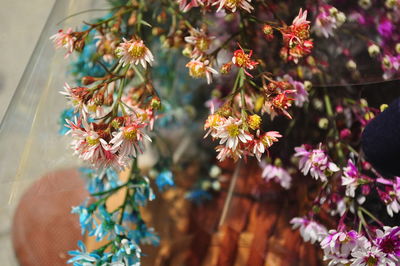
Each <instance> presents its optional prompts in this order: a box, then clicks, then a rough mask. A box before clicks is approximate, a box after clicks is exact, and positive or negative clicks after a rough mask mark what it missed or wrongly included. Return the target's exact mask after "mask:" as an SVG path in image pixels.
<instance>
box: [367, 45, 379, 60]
mask: <svg viewBox="0 0 400 266" xmlns="http://www.w3.org/2000/svg"><path fill="white" fill-rule="evenodd" d="M368 53H369V56H371V57H375V56H377V55H378V54H379V53H380V49H379V46H378V45H376V44H372V45H370V46H368Z"/></svg>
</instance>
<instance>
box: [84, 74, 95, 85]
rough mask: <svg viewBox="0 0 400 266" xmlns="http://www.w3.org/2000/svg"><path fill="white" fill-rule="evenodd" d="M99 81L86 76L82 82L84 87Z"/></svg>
mask: <svg viewBox="0 0 400 266" xmlns="http://www.w3.org/2000/svg"><path fill="white" fill-rule="evenodd" d="M96 80H97V79H96V78H95V77H91V76H85V77H82V79H81V82H82V84H83V85H90V84H92V83H93V82H95V81H96Z"/></svg>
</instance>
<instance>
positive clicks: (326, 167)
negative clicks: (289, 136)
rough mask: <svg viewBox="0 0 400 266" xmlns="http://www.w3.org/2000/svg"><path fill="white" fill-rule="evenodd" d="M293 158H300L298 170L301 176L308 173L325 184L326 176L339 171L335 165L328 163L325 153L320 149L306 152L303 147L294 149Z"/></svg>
mask: <svg viewBox="0 0 400 266" xmlns="http://www.w3.org/2000/svg"><path fill="white" fill-rule="evenodd" d="M295 151H296V153H295V154H294V156H295V157H300V161H299V169H300V170H301V172H302V173H303V175H307V174H308V173H309V172H310V174H311V176H312V177H313V178H314V179H316V180H318V179H320V180H321V181H322V182H326V181H327V180H328V179H327V175H331V174H332V173H333V172H337V171H339V168H338V167H337V165H336V164H334V163H333V162H331V161H329V158H328V156H327V155H326V153H325V151H324V150H322V149H321V148H318V149H313V150H310V151H309V150H307V149H306V148H305V147H304V145H303V146H301V147H296V148H295Z"/></svg>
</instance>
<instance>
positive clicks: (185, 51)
mask: <svg viewBox="0 0 400 266" xmlns="http://www.w3.org/2000/svg"><path fill="white" fill-rule="evenodd" d="M192 52H193V49H192V47H190V45H186V47H185V49H183V51H182V54H183V56H186V57H190V56H191V55H192Z"/></svg>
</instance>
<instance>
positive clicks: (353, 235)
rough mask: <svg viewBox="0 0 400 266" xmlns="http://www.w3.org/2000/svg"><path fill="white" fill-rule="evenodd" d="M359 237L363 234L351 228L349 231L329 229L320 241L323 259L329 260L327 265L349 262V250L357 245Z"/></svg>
mask: <svg viewBox="0 0 400 266" xmlns="http://www.w3.org/2000/svg"><path fill="white" fill-rule="evenodd" d="M361 237H363V236H361V235H359V234H358V233H357V232H356V231H353V230H352V231H349V232H341V231H336V230H330V231H329V233H328V235H327V236H326V237H325V238H324V239H323V240H322V241H321V243H320V244H321V248H322V249H323V250H324V260H329V261H330V263H329V265H340V264H347V263H349V262H350V259H351V257H350V255H351V252H352V251H353V250H354V249H355V248H356V247H357V245H358V240H359V239H360V238H361Z"/></svg>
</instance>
